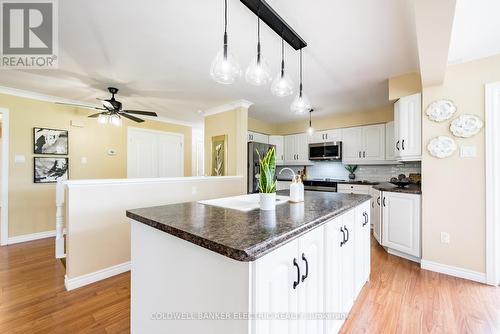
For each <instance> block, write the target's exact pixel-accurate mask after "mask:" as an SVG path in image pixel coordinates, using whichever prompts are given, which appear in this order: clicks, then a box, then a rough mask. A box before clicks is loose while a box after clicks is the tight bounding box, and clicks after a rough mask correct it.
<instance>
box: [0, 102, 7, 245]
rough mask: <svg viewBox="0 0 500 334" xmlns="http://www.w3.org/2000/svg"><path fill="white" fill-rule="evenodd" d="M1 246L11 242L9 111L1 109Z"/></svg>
mask: <svg viewBox="0 0 500 334" xmlns="http://www.w3.org/2000/svg"><path fill="white" fill-rule="evenodd" d="M0 117H1V119H0V126H1V132H0V245H1V246H5V245H7V244H8V242H9V110H8V109H5V108H0Z"/></svg>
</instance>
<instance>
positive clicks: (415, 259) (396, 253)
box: [387, 248, 422, 263]
mask: <svg viewBox="0 0 500 334" xmlns="http://www.w3.org/2000/svg"><path fill="white" fill-rule="evenodd" d="M387 253H389V254H391V255H394V256H399V257H401V258H403V259H406V260H409V261H412V262H416V263H420V262H421V261H422V260H421V259H420V258H419V257H415V256H413V255H409V254H405V253H403V252H400V251H397V250H395V249H392V248H387Z"/></svg>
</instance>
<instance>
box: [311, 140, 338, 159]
mask: <svg viewBox="0 0 500 334" xmlns="http://www.w3.org/2000/svg"><path fill="white" fill-rule="evenodd" d="M309 160H342V142H340V141H334V142H329V143H316V144H309Z"/></svg>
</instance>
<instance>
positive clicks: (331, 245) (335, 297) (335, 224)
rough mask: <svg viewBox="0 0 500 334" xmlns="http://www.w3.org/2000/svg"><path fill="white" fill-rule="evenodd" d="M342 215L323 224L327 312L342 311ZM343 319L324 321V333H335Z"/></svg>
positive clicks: (336, 312)
mask: <svg viewBox="0 0 500 334" xmlns="http://www.w3.org/2000/svg"><path fill="white" fill-rule="evenodd" d="M341 227H342V229H343V217H342V216H340V217H337V218H335V219H333V220H331V221H329V222H328V223H327V224H325V241H324V244H325V264H326V265H325V280H326V284H325V312H326V313H328V314H341V313H342V282H341V279H342V273H341V270H342V267H341V260H340V257H341V252H342V246H341V243H343V234H342V232H341V231H340V229H341ZM343 323H344V320H343V319H328V320H326V321H325V327H326V328H325V333H327V334H336V333H337V332H338V331H339V329H340V327H341V326H342V324H343Z"/></svg>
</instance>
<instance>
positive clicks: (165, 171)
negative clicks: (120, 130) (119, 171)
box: [127, 127, 184, 178]
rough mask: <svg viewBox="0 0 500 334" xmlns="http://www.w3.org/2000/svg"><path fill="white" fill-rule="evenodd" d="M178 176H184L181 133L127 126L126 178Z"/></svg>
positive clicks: (182, 136) (182, 138)
mask: <svg viewBox="0 0 500 334" xmlns="http://www.w3.org/2000/svg"><path fill="white" fill-rule="evenodd" d="M181 176H184V135H182V134H180V133H172V132H163V131H156V130H147V129H139V128H130V127H129V128H128V133H127V177H128V178H152V177H181Z"/></svg>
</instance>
